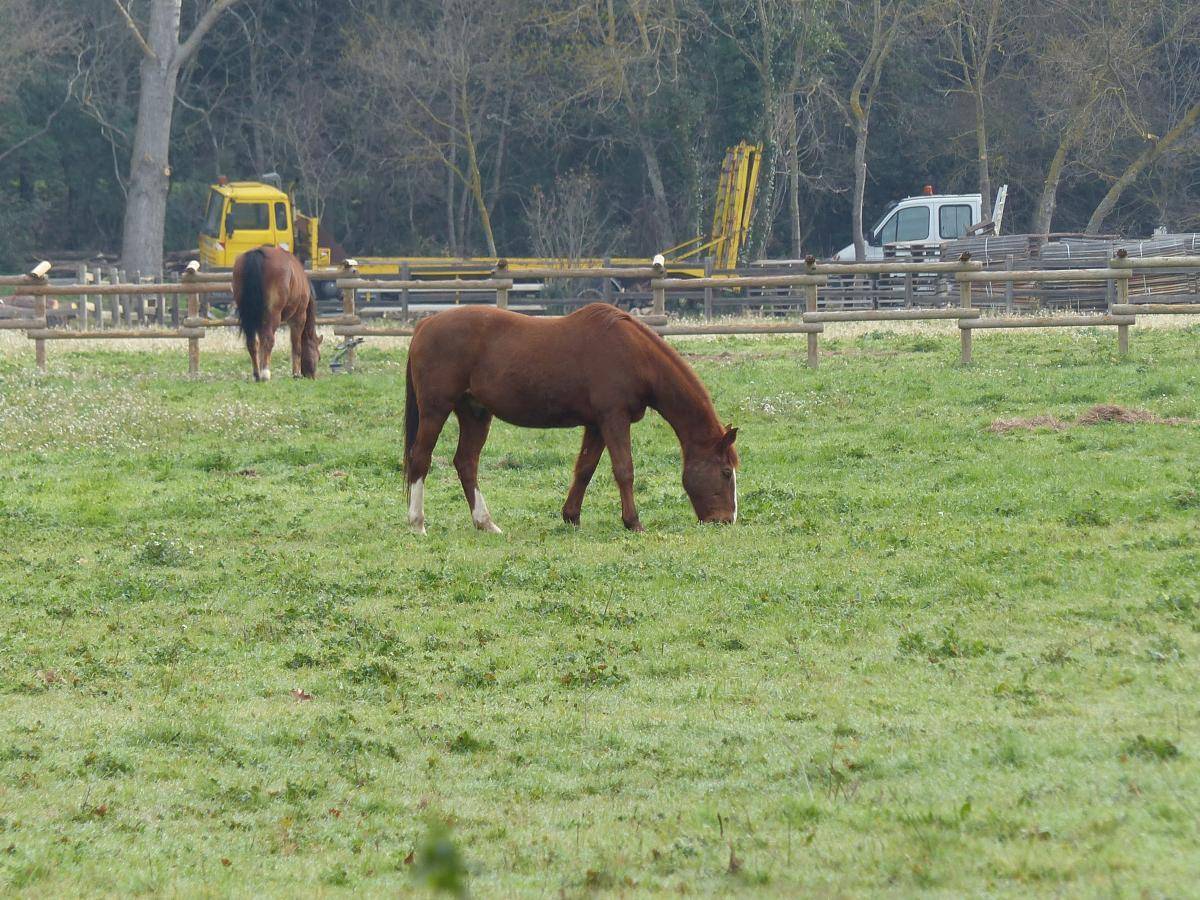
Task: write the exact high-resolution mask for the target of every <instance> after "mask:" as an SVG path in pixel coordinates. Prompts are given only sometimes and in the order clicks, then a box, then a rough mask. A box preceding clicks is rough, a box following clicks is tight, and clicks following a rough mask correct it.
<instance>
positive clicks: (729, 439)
mask: <svg viewBox="0 0 1200 900" xmlns="http://www.w3.org/2000/svg"><path fill="white" fill-rule="evenodd" d="M737 431H738V430H737V429H736V428H734V427H733V426H732V425H726V426H725V433H724V434H723V435H721V440H719V441H717V448H718V449H720V450H728V449H729V448H730V447H732V446H733V442H734V441H735V440H737Z"/></svg>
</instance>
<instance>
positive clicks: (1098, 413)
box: [988, 403, 1197, 434]
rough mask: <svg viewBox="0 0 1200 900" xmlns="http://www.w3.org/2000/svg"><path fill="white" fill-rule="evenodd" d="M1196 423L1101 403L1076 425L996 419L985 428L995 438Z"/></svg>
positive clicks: (1052, 420) (1041, 418)
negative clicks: (1086, 428) (1042, 431)
mask: <svg viewBox="0 0 1200 900" xmlns="http://www.w3.org/2000/svg"><path fill="white" fill-rule="evenodd" d="M1196 421H1197V420H1195V419H1181V418H1163V417H1162V416H1156V415H1155V414H1154V413H1152V412H1149V411H1148V410H1144V409H1130V408H1129V407H1127V406H1117V405H1116V404H1113V403H1100V404H1097V405H1096V406H1093V407H1092V408H1091V409H1089V410H1087V411H1086V412H1083V413H1081V414H1080V415H1079V416H1078V417H1077V418H1076V419H1075V421H1074V422H1073V423H1072V422H1067V421H1064V420H1063V419H1060V418H1058V417H1057V416H1048V415H1047V416H1033V417H1032V418H1028V419H997V420H996V421H995V422H993V423H992V424H991V425H989V426H988V431H991V432H992V433H994V434H1008V433H1009V432H1011V431H1037V430H1038V429H1041V428H1046V429H1049V430H1051V431H1062V430H1063V429H1065V428H1070V427H1071V426H1072V425H1073V424H1074V425H1105V424H1108V423H1110V422H1115V423H1116V424H1118V425H1194V424H1196Z"/></svg>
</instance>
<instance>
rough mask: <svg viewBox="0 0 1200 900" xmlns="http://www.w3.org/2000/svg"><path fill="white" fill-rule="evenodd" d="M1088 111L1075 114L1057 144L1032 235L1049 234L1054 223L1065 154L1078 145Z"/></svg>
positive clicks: (1047, 170) (1085, 108)
mask: <svg viewBox="0 0 1200 900" xmlns="http://www.w3.org/2000/svg"><path fill="white" fill-rule="evenodd" d="M1089 109H1090V106H1085V107H1084V108H1083V109H1081V110H1079V111H1078V112H1077V113H1076V114H1075V118H1074V119H1073V120H1072V121H1071V124H1070V125H1069V126H1068V127H1067V130H1066V131H1065V132H1063V136H1062V140H1060V141H1059V142H1058V149H1057V150H1055V151H1054V156H1052V157H1051V158H1050V166H1049V167H1048V168H1047V169H1046V181H1045V183H1044V184H1043V185H1042V199H1041V200H1040V201H1039V202H1038V208H1037V215H1036V217H1035V218H1034V220H1033V233H1034V234H1049V233H1050V226H1051V225H1052V224H1053V223H1054V210H1055V209H1056V208H1057V206H1058V184H1059V182H1060V181H1062V174H1063V169H1064V168H1066V165H1067V154H1068V153H1070V152H1071V150H1072V148H1073V147H1074V146H1075V144H1076V143H1078V141H1079V138H1080V136H1081V135H1082V133H1083V126H1084V123H1085V122H1087V119H1088V116H1087V113H1088V110H1089Z"/></svg>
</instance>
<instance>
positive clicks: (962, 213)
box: [938, 204, 972, 240]
mask: <svg viewBox="0 0 1200 900" xmlns="http://www.w3.org/2000/svg"><path fill="white" fill-rule="evenodd" d="M971 224H972V223H971V207H970V206H967V205H966V204H961V205H960V204H955V205H953V206H943V207H942V208H941V209H939V210H938V234H939V235H940V236H941V237H942V238H943V239H944V240H953V239H955V238H960V237H964V236H965V235H966V233H967V229H968V228H970V227H971Z"/></svg>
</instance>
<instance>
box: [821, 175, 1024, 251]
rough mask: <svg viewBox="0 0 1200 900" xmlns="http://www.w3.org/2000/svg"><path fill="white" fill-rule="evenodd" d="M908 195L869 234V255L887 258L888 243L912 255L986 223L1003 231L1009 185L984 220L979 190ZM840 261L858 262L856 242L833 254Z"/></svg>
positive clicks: (1002, 188)
mask: <svg viewBox="0 0 1200 900" xmlns="http://www.w3.org/2000/svg"><path fill="white" fill-rule="evenodd" d="M926 191H927V192H928V193H924V194H920V195H918V196H916V197H905V198H904V199H903V200H901V201H899V202H897V203H893V204H892V205H891V206H889V207H888V208H887V210H886V211H885V212H884V214H883V216H882V217H881V218H880V220H879V222H878V223H877V224H876V225H875V227H874V228H872V229H871V230H870V231H869V232H868V233H867V234H866V235H865V237H866V239H867V259H868V260H876V259H883V258H884V251H883V248H884V245H885V244H886V245H887V247H888V249H889V250H891V249H893V248H894V249H895V251H896V254H897V255H898V256H900V257H904V256H908V255H909V254H910V252H911V249H912V248H913V247H916V246H920V247H932V246H936V245H937V244H940V243H942V242H943V241H952V240H956V239H957V238H961V237H964V236H965V235H966V234H967V233H968V231H975V232H980V231H983V230H984V229H983V228H980V227H978V226H980V225H984V226H986V231H987V233H989V234H999V233H1000V223H1001V220H1002V219H1003V217H1004V201H1005V200H1006V199H1007V197H1008V185H1006V184H1005V185H1001V186H1000V190H998V191H997V192H996V202H995V203H994V204H992V219H991V222H990V223H983V222H981V219H982V207H983V202H982V197H981V195H979V194H935V193H933V189H932V188H926ZM833 259H834V261H836V262H854V245H853V244H850V245H849V246H847V247H843V248H842V249H841V250H839V251H838V252H837V253H835V254H834V255H833Z"/></svg>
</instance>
